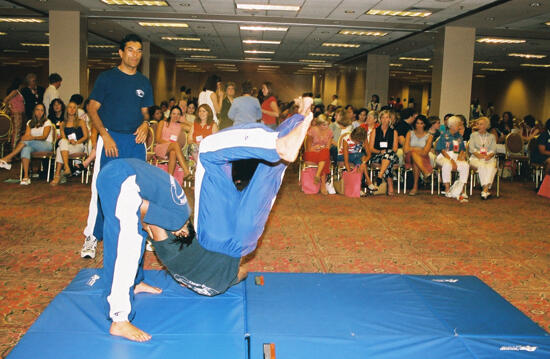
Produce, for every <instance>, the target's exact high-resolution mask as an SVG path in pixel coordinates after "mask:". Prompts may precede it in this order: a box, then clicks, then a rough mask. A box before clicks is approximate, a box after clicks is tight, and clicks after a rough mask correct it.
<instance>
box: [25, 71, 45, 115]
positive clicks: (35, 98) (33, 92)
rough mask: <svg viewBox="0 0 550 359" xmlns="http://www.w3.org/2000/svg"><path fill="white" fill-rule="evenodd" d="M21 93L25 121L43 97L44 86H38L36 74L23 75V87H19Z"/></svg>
mask: <svg viewBox="0 0 550 359" xmlns="http://www.w3.org/2000/svg"><path fill="white" fill-rule="evenodd" d="M21 95H23V99H24V100H25V116H26V117H25V121H26V120H28V119H30V118H32V117H33V113H34V108H35V106H36V105H38V104H39V103H42V102H43V99H44V88H43V87H42V86H38V83H37V78H36V74H33V73H30V74H27V76H25V87H23V88H22V89H21Z"/></svg>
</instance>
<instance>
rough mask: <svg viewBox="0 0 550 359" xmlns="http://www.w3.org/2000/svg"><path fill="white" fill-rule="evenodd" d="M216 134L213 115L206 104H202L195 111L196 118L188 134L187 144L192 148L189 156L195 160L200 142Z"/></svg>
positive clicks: (216, 129) (216, 128) (216, 126)
mask: <svg viewBox="0 0 550 359" xmlns="http://www.w3.org/2000/svg"><path fill="white" fill-rule="evenodd" d="M216 132H218V125H216V122H214V114H213V113H212V109H211V108H210V106H208V104H204V103H203V104H202V105H200V106H199V110H198V111H197V118H196V119H195V122H194V123H193V126H192V127H191V130H190V131H189V134H188V137H187V138H188V142H189V143H190V144H191V145H194V146H192V148H193V149H192V150H191V155H192V156H193V159H195V161H196V160H197V152H198V149H199V144H200V143H201V141H202V140H203V139H204V138H205V137H207V136H210V135H211V134H213V133H216Z"/></svg>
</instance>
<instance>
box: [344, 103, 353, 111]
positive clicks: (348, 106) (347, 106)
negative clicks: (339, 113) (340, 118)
mask: <svg viewBox="0 0 550 359" xmlns="http://www.w3.org/2000/svg"><path fill="white" fill-rule="evenodd" d="M350 107H351V109H352V110H353V109H354V108H353V105H350V104H347V105H346V107H344V110H347V109H348V108H350Z"/></svg>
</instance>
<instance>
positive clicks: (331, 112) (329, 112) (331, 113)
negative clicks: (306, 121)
mask: <svg viewBox="0 0 550 359" xmlns="http://www.w3.org/2000/svg"><path fill="white" fill-rule="evenodd" d="M334 111H336V106H333V105H328V106H327V111H326V112H325V115H327V117H328V120H329V121H330V122H334Z"/></svg>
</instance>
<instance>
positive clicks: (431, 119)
mask: <svg viewBox="0 0 550 359" xmlns="http://www.w3.org/2000/svg"><path fill="white" fill-rule="evenodd" d="M428 121H429V122H430V125H433V124H434V123H436V122H438V121H439V122H441V119H440V118H439V117H437V116H430V117H428Z"/></svg>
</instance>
